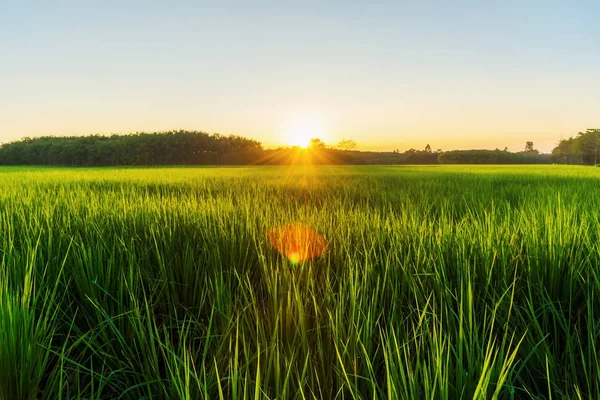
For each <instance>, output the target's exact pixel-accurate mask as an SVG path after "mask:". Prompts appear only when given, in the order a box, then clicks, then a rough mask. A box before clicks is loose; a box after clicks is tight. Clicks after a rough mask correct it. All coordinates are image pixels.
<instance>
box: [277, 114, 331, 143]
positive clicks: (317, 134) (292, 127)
mask: <svg viewBox="0 0 600 400" xmlns="http://www.w3.org/2000/svg"><path fill="white" fill-rule="evenodd" d="M323 133H324V129H323V126H322V124H321V122H320V121H319V120H317V119H314V118H306V117H305V118H296V119H293V120H290V121H288V123H287V124H286V127H285V129H284V132H283V136H284V138H283V139H284V141H285V144H287V145H288V146H298V147H302V148H307V147H308V146H309V145H310V140H311V139H315V138H319V139H323Z"/></svg>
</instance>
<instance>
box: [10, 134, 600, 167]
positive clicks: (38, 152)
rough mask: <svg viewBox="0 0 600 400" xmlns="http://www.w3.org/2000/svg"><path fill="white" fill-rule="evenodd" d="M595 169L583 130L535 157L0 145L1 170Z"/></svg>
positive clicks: (155, 139) (228, 139)
mask: <svg viewBox="0 0 600 400" xmlns="http://www.w3.org/2000/svg"><path fill="white" fill-rule="evenodd" d="M553 162H558V163H567V164H597V163H598V162H600V129H588V130H587V131H586V132H580V133H579V134H578V135H577V136H576V137H571V138H569V139H566V140H561V141H560V143H559V144H558V146H557V147H556V148H555V149H554V150H553V151H552V154H540V153H539V152H538V151H537V150H535V149H534V146H533V142H530V141H528V142H526V144H525V148H524V151H519V152H509V151H508V149H507V148H504V150H500V149H496V150H453V151H442V150H441V149H436V150H433V149H432V147H431V146H430V145H429V144H427V145H426V146H425V148H424V149H423V150H416V149H409V150H407V151H404V152H400V150H393V151H389V152H374V151H357V150H356V143H355V142H354V141H352V140H347V139H344V140H342V141H340V143H338V144H337V145H334V146H328V145H327V144H325V143H324V142H323V141H321V140H320V139H317V138H315V139H313V140H312V141H311V144H310V146H309V148H308V149H303V148H299V147H280V148H278V149H264V148H263V146H262V144H261V143H260V142H259V141H256V140H253V139H248V138H245V137H241V136H236V135H220V134H209V133H206V132H200V131H184V130H179V131H169V132H156V133H145V132H140V133H134V134H129V135H110V136H105V135H91V136H66V137H64V136H60V137H57V136H43V137H37V138H29V137H26V138H23V139H21V140H18V141H14V142H10V143H5V144H3V145H1V146H0V165H55V166H89V167H92V166H138V165H139V166H151V165H236V164H237V165H245V164H257V165H282V164H547V163H553Z"/></svg>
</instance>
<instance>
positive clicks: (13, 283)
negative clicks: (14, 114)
mask: <svg viewBox="0 0 600 400" xmlns="http://www.w3.org/2000/svg"><path fill="white" fill-rule="evenodd" d="M0 185H1V188H2V190H1V191H0V206H1V214H0V252H1V265H0V400H13V399H74V398H85V399H113V398H123V399H143V398H145V399H179V398H181V399H200V398H211V399H213V398H215V399H218V398H223V399H238V398H239V399H241V398H246V399H250V398H271V399H274V398H277V399H286V398H290V399H294V398H307V399H312V398H317V399H335V398H338V399H373V398H382V399H383V398H390V399H420V398H428V399H459V398H464V399H471V398H496V397H497V398H519V399H525V398H536V399H544V398H553V399H558V398H573V399H576V398H582V399H587V398H590V399H598V398H600V354H599V353H600V267H599V266H600V246H599V245H600V211H599V210H600V169H598V168H592V167H569V166H520V167H512V166H510V167H509V166H503V167H494V166H478V167H470V166H469V167H467V166H461V167H454V166H429V167H248V168H237V167H236V168H147V169H66V168H65V169H60V168H1V169H0ZM292 222H301V223H304V224H306V225H309V226H311V227H312V228H313V229H315V230H316V231H318V232H320V233H321V234H323V235H324V236H325V238H326V239H327V241H328V245H329V250H328V251H327V252H326V253H325V254H324V255H323V256H322V257H320V258H316V259H314V260H310V261H306V262H302V263H298V264H293V263H291V262H289V261H288V260H287V259H285V258H284V257H283V256H282V255H280V254H278V253H277V252H276V251H275V250H274V249H273V248H272V247H271V246H270V244H269V243H268V241H267V237H266V235H267V232H268V231H269V230H271V229H272V228H274V227H277V226H281V225H285V224H288V223H292Z"/></svg>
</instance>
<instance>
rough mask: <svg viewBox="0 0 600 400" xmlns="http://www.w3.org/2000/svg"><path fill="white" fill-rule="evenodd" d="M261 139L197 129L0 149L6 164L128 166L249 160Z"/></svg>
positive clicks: (36, 141) (40, 141) (25, 142)
mask: <svg viewBox="0 0 600 400" xmlns="http://www.w3.org/2000/svg"><path fill="white" fill-rule="evenodd" d="M262 153H263V148H262V145H261V143H260V142H258V141H256V140H252V139H247V138H244V137H241V136H234V135H230V136H223V135H219V134H208V133H205V132H197V131H170V132H161V133H135V134H129V135H111V136H104V135H92V136H69V137H56V136H44V137H38V138H29V137H26V138H23V139H21V140H18V141H14V142H11V143H6V144H3V145H2V146H1V147H0V164H3V165H63V166H127V165H132V166H133V165H202V164H249V163H252V162H253V161H255V160H257V159H259V158H260V157H261V156H262Z"/></svg>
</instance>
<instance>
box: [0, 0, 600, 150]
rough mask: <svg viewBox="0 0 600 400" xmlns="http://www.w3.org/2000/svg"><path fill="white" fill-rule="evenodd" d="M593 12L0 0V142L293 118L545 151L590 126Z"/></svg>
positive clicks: (362, 138)
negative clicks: (529, 146) (528, 144)
mask: <svg viewBox="0 0 600 400" xmlns="http://www.w3.org/2000/svg"><path fill="white" fill-rule="evenodd" d="M599 20H600V2H598V1H594V2H593V1H537V0H536V1H519V2H517V1H505V2H494V3H492V2H485V1H462V2H461V1H457V2H451V1H419V2H387V3H383V2H379V3H373V2H352V3H347V2H316V1H307V2H301V3H300V2H266V1H264V2H260V1H258V2H218V3H216V2H215V3H207V2H183V1H178V2H175V1H174V2H157V1H143V2H141V1H122V2H117V1H104V2H100V1H97V2H96V1H94V2H92V1H56V2H26V1H25V2H16V1H8V2H7V1H6V0H0V54H1V56H0V60H1V62H0V141H1V142H6V141H10V140H14V139H18V138H20V137H22V136H39V135H44V134H56V135H62V134H90V133H97V132H101V133H111V132H119V133H127V132H135V131H157V130H168V129H180V128H181V129H199V130H204V131H208V132H221V133H235V134H240V135H244V136H250V137H254V138H257V139H259V140H261V141H262V142H263V143H264V144H265V145H267V146H276V145H280V144H287V143H290V142H292V141H293V138H292V136H293V135H297V134H298V132H300V131H303V130H304V133H305V134H306V135H310V136H312V135H315V136H319V137H322V138H323V140H325V141H326V142H331V143H332V142H336V141H338V140H340V139H341V138H351V139H354V140H355V141H356V142H358V144H359V147H360V148H363V149H381V150H385V149H395V148H400V149H408V148H410V147H415V148H423V147H424V146H425V145H426V144H427V143H430V144H431V146H432V147H433V148H443V149H452V148H495V147H500V148H504V146H508V147H509V149H511V150H520V149H521V148H522V147H523V146H524V144H525V141H526V140H533V141H534V143H535V144H536V147H538V148H540V149H541V150H545V151H549V150H551V148H552V147H553V146H554V144H555V143H556V142H557V141H558V140H559V139H560V138H561V137H568V136H569V135H573V134H576V133H577V131H581V130H585V129H586V128H591V127H600V24H599V23H598V21H599Z"/></svg>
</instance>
